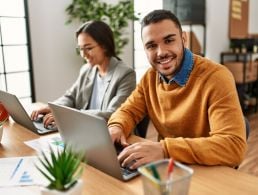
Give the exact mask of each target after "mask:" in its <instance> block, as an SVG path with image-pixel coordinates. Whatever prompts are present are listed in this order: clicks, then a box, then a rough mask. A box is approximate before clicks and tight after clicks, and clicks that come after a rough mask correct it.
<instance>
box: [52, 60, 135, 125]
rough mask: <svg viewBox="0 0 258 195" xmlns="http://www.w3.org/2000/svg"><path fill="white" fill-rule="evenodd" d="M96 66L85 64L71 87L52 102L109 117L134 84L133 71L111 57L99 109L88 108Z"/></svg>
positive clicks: (132, 88) (129, 92)
mask: <svg viewBox="0 0 258 195" xmlns="http://www.w3.org/2000/svg"><path fill="white" fill-rule="evenodd" d="M96 72H97V67H96V66H93V67H92V66H91V65H89V64H85V65H83V66H82V68H81V70H80V74H79V77H78V79H77V80H76V82H75V83H74V84H73V85H72V87H71V88H70V89H69V90H67V91H66V93H65V94H64V95H63V96H62V97H60V98H58V99H57V100H55V101H54V102H55V103H57V104H60V105H64V106H68V107H72V108H76V109H79V110H81V111H83V112H86V113H89V114H94V115H97V116H100V117H103V118H105V119H106V120H108V119H109V117H110V115H111V114H112V113H113V112H114V111H115V110H116V109H117V108H118V107H119V106H120V105H121V104H122V103H123V102H124V101H125V100H126V98H127V97H128V96H129V95H130V94H131V92H132V91H133V90H134V89H135V86H136V74H135V71H134V70H133V69H132V68H131V67H129V66H126V65H125V64H124V63H123V62H122V61H119V60H117V59H116V58H114V57H112V58H111V59H110V64H109V69H108V73H107V75H106V76H107V78H108V79H106V81H107V85H106V89H105V93H104V97H103V100H102V104H101V109H100V110H89V109H88V106H89V104H90V98H91V94H92V90H93V85H94V80H95V75H96Z"/></svg>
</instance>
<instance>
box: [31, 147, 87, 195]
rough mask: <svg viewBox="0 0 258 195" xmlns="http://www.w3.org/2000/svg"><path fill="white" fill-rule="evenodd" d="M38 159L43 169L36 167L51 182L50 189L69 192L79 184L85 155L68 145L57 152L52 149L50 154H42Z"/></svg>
mask: <svg viewBox="0 0 258 195" xmlns="http://www.w3.org/2000/svg"><path fill="white" fill-rule="evenodd" d="M48 155H49V156H48ZM38 159H39V162H40V164H41V165H42V166H43V167H40V166H38V165H35V166H36V168H37V169H38V170H39V171H40V172H41V173H42V174H43V175H44V176H45V177H46V179H47V180H48V181H49V185H48V186H47V188H48V189H55V190H57V191H67V190H69V189H70V188H71V187H73V186H74V185H75V184H76V183H77V181H78V179H79V178H80V176H81V174H82V172H83V168H82V166H81V161H82V159H83V155H82V154H79V153H76V152H74V151H73V150H72V149H71V148H69V147H67V146H66V145H65V146H64V149H63V150H62V151H60V150H58V151H57V152H54V150H53V149H52V148H51V147H50V154H48V153H44V152H42V157H39V158H38Z"/></svg>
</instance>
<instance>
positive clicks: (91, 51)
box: [77, 33, 107, 66]
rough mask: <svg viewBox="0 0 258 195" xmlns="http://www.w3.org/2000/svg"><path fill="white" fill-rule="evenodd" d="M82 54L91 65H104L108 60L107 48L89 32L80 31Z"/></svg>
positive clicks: (79, 45)
mask: <svg viewBox="0 0 258 195" xmlns="http://www.w3.org/2000/svg"><path fill="white" fill-rule="evenodd" d="M77 40H78V48H79V50H80V55H81V56H82V58H84V59H85V60H86V61H87V62H88V63H89V64H90V65H92V66H95V65H102V64H104V63H105V62H106V60H107V56H106V54H105V49H104V48H103V47H101V46H100V45H99V44H98V43H97V42H96V41H95V40H94V39H93V38H92V37H91V36H90V35H89V34H87V33H80V34H79V36H78V39H77Z"/></svg>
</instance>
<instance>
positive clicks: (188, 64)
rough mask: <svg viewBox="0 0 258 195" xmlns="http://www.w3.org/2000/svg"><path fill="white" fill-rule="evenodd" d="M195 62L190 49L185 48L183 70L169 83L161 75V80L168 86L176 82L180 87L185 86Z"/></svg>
mask: <svg viewBox="0 0 258 195" xmlns="http://www.w3.org/2000/svg"><path fill="white" fill-rule="evenodd" d="M193 61H194V60H193V53H192V52H191V51H190V50H189V49H187V48H185V49H184V58H183V62H182V63H181V69H180V70H179V71H178V72H177V73H176V75H175V76H174V77H173V78H171V79H170V80H169V81H167V79H166V78H165V77H164V75H162V74H159V75H160V78H161V79H162V80H163V81H165V82H166V83H167V84H171V83H172V82H173V81H174V82H176V83H177V84H178V85H180V86H185V85H186V82H187V81H188V79H189V76H190V73H191V71H192V69H193Z"/></svg>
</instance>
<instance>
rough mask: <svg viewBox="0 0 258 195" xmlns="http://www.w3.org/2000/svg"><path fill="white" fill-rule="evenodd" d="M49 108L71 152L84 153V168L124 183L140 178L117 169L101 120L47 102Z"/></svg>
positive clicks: (115, 157) (135, 172) (122, 169)
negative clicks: (94, 169)
mask: <svg viewBox="0 0 258 195" xmlns="http://www.w3.org/2000/svg"><path fill="white" fill-rule="evenodd" d="M48 105H49V107H50V109H51V110H52V113H53V116H54V118H55V122H56V124H57V127H58V131H59V132H60V136H61V138H62V139H63V141H64V142H65V143H67V144H68V145H69V146H71V147H72V148H73V149H74V150H76V151H77V150H78V151H83V152H85V160H86V162H87V164H89V165H91V166H93V167H95V168H96V169H98V170H101V171H103V172H104V173H106V174H108V175H110V176H113V177H115V178H117V179H119V180H123V181H127V180H130V179H132V178H133V177H135V176H137V175H139V173H138V171H137V170H129V169H126V168H122V167H121V166H120V163H119V161H118V159H117V154H118V153H117V151H116V149H115V146H114V144H113V142H112V140H111V137H110V135H109V131H108V128H107V123H106V121H105V120H104V119H103V118H100V117H98V116H94V115H90V114H86V113H83V112H81V111H79V110H76V109H73V108H70V107H65V106H61V105H56V104H54V103H50V102H49V103H48Z"/></svg>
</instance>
